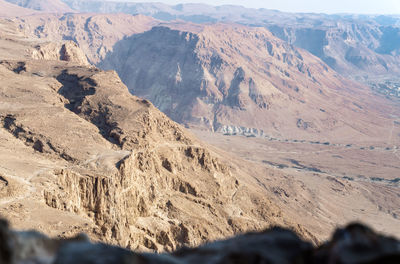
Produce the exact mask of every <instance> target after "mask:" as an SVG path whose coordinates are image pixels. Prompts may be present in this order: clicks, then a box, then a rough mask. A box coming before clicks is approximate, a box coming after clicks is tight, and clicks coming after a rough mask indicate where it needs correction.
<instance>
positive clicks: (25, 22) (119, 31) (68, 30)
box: [14, 14, 159, 64]
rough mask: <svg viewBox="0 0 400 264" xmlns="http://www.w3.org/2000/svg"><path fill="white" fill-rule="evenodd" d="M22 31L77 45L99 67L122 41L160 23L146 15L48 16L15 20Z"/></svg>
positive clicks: (45, 39)
mask: <svg viewBox="0 0 400 264" xmlns="http://www.w3.org/2000/svg"><path fill="white" fill-rule="evenodd" d="M14 22H15V23H17V24H18V25H20V28H21V30H22V31H23V32H24V33H25V34H27V35H30V36H32V37H34V38H40V39H43V40H44V41H52V42H60V41H65V40H71V41H74V42H75V43H76V44H77V45H78V46H79V47H80V49H82V51H83V52H84V53H85V55H86V56H87V58H88V61H89V62H90V63H92V64H97V63H99V62H100V61H101V60H103V59H104V58H105V56H106V55H107V53H110V52H112V51H113V46H114V44H115V43H116V42H118V41H119V40H121V39H123V38H125V37H127V36H131V35H133V34H137V33H142V32H144V31H147V30H150V29H151V28H152V27H153V26H155V25H157V24H158V23H159V22H158V21H157V20H154V19H152V18H150V17H146V16H143V15H137V16H131V15H125V14H109V15H101V14H46V15H43V14H41V15H38V16H29V17H24V18H18V19H14Z"/></svg>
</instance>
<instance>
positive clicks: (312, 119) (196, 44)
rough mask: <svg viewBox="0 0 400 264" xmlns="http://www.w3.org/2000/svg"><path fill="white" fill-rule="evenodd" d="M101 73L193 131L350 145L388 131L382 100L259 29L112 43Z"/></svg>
mask: <svg viewBox="0 0 400 264" xmlns="http://www.w3.org/2000/svg"><path fill="white" fill-rule="evenodd" d="M155 54H157V55H155ZM99 66H100V67H101V68H104V69H115V70H116V71H117V72H118V74H119V75H120V77H121V79H122V80H123V81H124V83H126V84H127V86H128V87H129V89H130V90H131V92H132V93H134V94H137V95H139V96H142V97H145V98H147V99H149V100H150V101H151V102H153V103H154V104H155V105H156V106H157V107H159V108H160V109H161V110H162V111H163V112H165V113H166V114H167V115H168V116H170V117H171V118H172V119H174V120H175V121H177V122H180V123H184V124H186V125H188V126H192V127H201V128H206V129H210V130H213V131H222V132H225V133H237V132H240V131H243V132H245V133H247V132H248V133H249V134H255V135H262V136H264V135H273V136H278V137H284V138H293V137H295V135H296V136H297V137H304V138H311V137H313V136H318V137H320V138H323V139H326V140H334V139H333V138H334V137H336V138H337V137H338V135H340V137H342V139H344V140H346V137H347V140H349V139H350V138H351V139H356V138H359V137H360V136H362V137H365V136H366V137H371V138H373V137H377V136H378V135H380V134H382V133H385V132H384V131H383V130H382V131H380V132H378V131H379V130H380V129H381V127H382V125H383V126H387V125H390V124H391V122H390V121H389V122H388V123H387V124H386V125H384V124H383V123H385V122H386V121H384V120H385V119H387V118H388V116H387V113H388V112H390V111H391V109H390V107H388V105H386V103H385V102H384V100H383V99H381V98H379V97H377V98H374V96H373V95H372V94H371V93H370V91H369V89H368V88H367V87H364V86H362V85H359V84H357V83H354V82H351V81H349V80H347V79H344V78H342V77H340V75H338V74H337V73H336V72H335V71H334V70H332V69H331V68H330V67H329V66H327V65H326V64H325V63H323V62H322V61H320V60H319V59H318V58H316V57H315V56H313V55H311V54H310V53H308V52H306V51H304V50H301V49H298V48H295V47H294V46H292V45H290V44H287V43H285V42H283V41H281V40H280V39H278V38H276V37H274V36H273V35H272V34H271V33H270V32H269V31H268V30H266V29H263V28H251V27H245V26H239V25H232V24H217V25H195V24H182V23H177V24H174V23H172V24H164V25H162V26H159V27H155V28H153V29H152V30H150V31H148V32H145V33H142V34H138V35H134V36H132V37H130V38H127V39H125V40H123V41H121V42H119V43H117V44H116V45H115V47H114V52H113V53H110V54H109V56H108V57H107V58H106V59H105V60H104V61H103V62H101V63H100V64H99ZM385 113H386V114H385ZM349 118H351V119H352V120H353V121H351V122H353V124H352V125H350V121H349ZM354 120H357V122H354ZM381 121H382V122H383V123H382V124H381V125H378V123H377V122H381ZM376 132H377V133H376Z"/></svg>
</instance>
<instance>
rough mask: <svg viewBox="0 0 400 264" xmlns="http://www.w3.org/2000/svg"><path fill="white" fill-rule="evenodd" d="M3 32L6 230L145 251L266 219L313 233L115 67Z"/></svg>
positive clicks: (0, 114) (0, 187)
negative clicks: (132, 87) (138, 92)
mask: <svg viewBox="0 0 400 264" xmlns="http://www.w3.org/2000/svg"><path fill="white" fill-rule="evenodd" d="M2 23H4V24H2V25H3V26H4V27H7V28H9V29H10V31H11V30H12V24H9V23H10V22H9V21H5V22H2ZM11 38H12V39H13V40H12V41H11V40H10V39H11ZM7 39H8V40H4V39H3V40H2V41H1V49H0V52H1V53H0V56H1V58H2V59H1V62H0V76H1V78H0V80H1V86H0V87H1V88H0V97H1V100H0V102H1V104H0V149H1V151H0V160H1V164H0V165H1V166H0V214H1V215H2V216H4V217H6V218H8V219H9V220H10V221H11V223H12V224H13V225H14V226H15V227H17V228H22V229H27V228H36V229H38V230H40V231H42V232H45V233H47V234H49V235H52V236H61V237H64V236H70V235H72V234H75V233H77V232H81V231H86V232H88V233H89V234H90V235H91V236H92V237H93V238H94V239H96V240H101V241H104V242H108V243H112V244H118V245H120V246H123V247H128V248H132V249H140V250H155V251H162V250H173V249H175V248H177V247H179V246H182V245H197V244H200V243H203V242H204V241H208V240H214V239H218V238H222V237H227V236H231V235H233V234H235V233H239V232H243V231H246V230H254V229H261V228H265V227H267V226H269V225H271V224H275V223H281V224H284V225H288V226H292V227H293V228H295V229H296V230H297V231H298V232H299V233H302V234H303V235H305V236H306V237H309V238H313V236H312V235H309V233H308V232H307V231H306V230H305V229H303V228H301V227H300V226H298V225H296V224H292V222H291V220H290V219H289V218H286V217H285V216H284V215H283V213H282V212H281V210H280V209H279V208H278V207H277V206H276V205H275V204H274V203H272V202H271V201H270V199H269V198H268V193H267V192H266V190H263V189H262V188H261V187H260V186H258V185H257V184H255V183H254V181H253V180H251V179H252V178H251V177H250V176H246V173H245V172H244V171H242V170H241V169H240V168H239V167H238V166H236V165H234V164H233V163H229V162H228V161H226V160H225V159H224V157H222V156H220V155H219V154H217V153H216V152H214V151H212V150H209V149H208V147H207V146H206V145H204V144H203V143H201V142H200V141H199V140H197V139H196V138H195V137H194V136H192V135H191V134H190V133H189V132H187V131H186V130H185V129H184V128H182V127H181V126H180V125H178V124H176V123H175V122H173V121H171V120H170V119H169V118H168V117H167V116H165V115H164V114H163V113H161V112H160V111H159V110H157V109H156V108H155V107H154V106H153V105H152V104H151V103H150V102H149V101H147V100H144V99H141V98H138V97H135V96H133V95H131V94H130V93H129V91H128V89H127V88H126V86H125V85H123V84H122V82H121V81H120V79H119V78H118V76H117V74H116V73H115V72H113V71H108V72H105V71H101V70H99V69H97V68H95V67H88V66H85V65H82V61H84V57H83V58H82V57H79V54H80V53H79V52H71V53H70V54H72V55H71V56H68V57H67V59H65V58H64V59H65V60H67V61H62V59H63V58H53V57H51V56H50V59H51V60H49V59H46V58H48V57H46V56H43V57H42V58H36V59H34V58H32V54H33V53H34V52H36V51H37V46H38V45H40V44H41V43H40V42H32V41H28V40H26V39H25V37H24V35H23V33H21V32H19V33H18V32H16V33H15V34H14V35H7ZM62 48H63V46H61V47H60V49H62ZM51 50H53V49H51ZM42 51H43V53H45V52H46V49H43V50H42ZM60 52H61V51H60Z"/></svg>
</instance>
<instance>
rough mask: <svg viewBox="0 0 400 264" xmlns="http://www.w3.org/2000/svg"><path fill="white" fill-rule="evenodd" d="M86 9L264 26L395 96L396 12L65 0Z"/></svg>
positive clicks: (399, 45) (339, 69)
mask: <svg viewBox="0 0 400 264" xmlns="http://www.w3.org/2000/svg"><path fill="white" fill-rule="evenodd" d="M64 2H65V3H67V4H68V5H69V6H71V7H72V8H74V9H76V10H80V11H84V12H102V13H109V12H111V13H113V12H125V13H130V14H144V15H148V16H152V17H155V18H157V19H160V20H164V21H171V20H175V19H181V20H185V21H190V22H195V23H215V22H229V23H232V22H234V23H239V24H243V25H248V26H256V27H265V28H268V29H269V30H270V31H271V32H272V33H273V34H274V35H275V36H277V37H279V38H281V39H282V40H285V41H288V42H289V43H291V44H293V45H296V46H297V47H300V48H303V49H306V50H307V51H309V52H311V53H312V54H314V55H315V56H318V57H319V58H320V59H321V60H323V61H324V62H325V63H327V64H328V65H329V66H330V67H332V68H333V69H334V70H336V71H337V72H339V73H340V74H342V75H344V76H346V77H348V78H352V79H354V80H357V81H361V82H363V83H365V84H367V85H369V86H370V87H372V88H373V89H374V90H375V91H377V92H380V93H383V94H384V95H387V96H389V97H391V98H398V97H399V96H400V94H399V93H398V91H397V88H398V86H399V80H398V78H397V76H398V73H399V71H400V65H399V63H398V61H399V58H398V56H399V54H398V53H399V52H398V51H399V48H400V42H399V30H400V29H399V25H400V22H399V21H400V18H399V16H395V15H392V16H390V15H386V16H385V15H356V14H334V15H326V14H303V13H299V14H297V13H285V12H279V11H276V10H268V9H263V8H261V9H251V8H245V7H242V6H227V5H225V6H209V5H205V4H180V5H164V4H151V3H133V2H124V1H120V2H114V1H113V2H110V1H97V0H93V1H80V0H65V1H64Z"/></svg>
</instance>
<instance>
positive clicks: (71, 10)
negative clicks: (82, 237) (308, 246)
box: [0, 0, 400, 252]
mask: <svg viewBox="0 0 400 264" xmlns="http://www.w3.org/2000/svg"><path fill="white" fill-rule="evenodd" d="M9 2H12V3H15V4H19V5H20V6H17V5H14V4H11V3H9ZM94 2H95V1H90V2H88V3H92V4H93V3H94ZM46 3H47V2H45V1H11V0H10V1H7V2H5V1H3V0H0V161H1V162H0V216H1V217H3V218H6V219H8V220H9V221H10V223H11V225H12V227H13V228H17V229H22V230H27V229H31V228H34V229H36V230H38V231H41V232H43V233H45V234H46V235H49V236H52V237H62V238H66V237H71V236H73V235H75V234H77V233H79V232H86V233H88V235H89V236H90V237H91V238H92V239H93V240H95V241H102V242H106V243H110V244H115V245H119V246H121V247H126V248H129V249H135V250H141V251H159V252H160V251H172V250H175V249H177V248H179V247H181V246H197V245H200V244H202V243H204V242H207V241H214V240H216V239H222V238H227V237H230V236H232V235H235V234H239V233H243V232H246V231H252V230H262V229H264V228H267V227H270V226H273V225H281V226H284V227H288V228H291V229H293V230H294V231H295V232H297V233H298V234H299V235H300V236H301V237H302V238H304V239H306V240H309V241H311V242H312V243H314V244H319V243H322V242H323V241H325V240H326V239H328V238H329V236H330V235H331V233H332V232H333V230H335V229H336V228H337V227H338V226H342V225H345V224H347V223H348V222H351V221H356V220H358V221H362V222H364V223H367V224H368V225H370V226H371V227H373V228H374V229H376V230H378V231H380V232H383V233H384V234H388V235H393V236H397V237H400V211H399V208H400V194H399V188H400V104H399V102H398V99H396V96H394V94H392V93H394V92H393V91H395V89H397V88H396V87H397V86H396V81H395V80H394V81H387V82H385V85H386V86H385V87H386V88H385V87H384V86H381V85H382V83H381V82H374V84H372V83H371V84H370V86H368V85H365V84H366V82H364V81H365V80H364V81H363V82H357V81H359V80H358V79H357V78H352V79H351V80H350V79H349V78H348V77H349V76H348V75H346V74H344V73H343V72H342V70H340V68H339V66H335V65H333V64H330V63H329V60H328V61H327V60H326V59H324V58H323V56H319V55H318V54H315V52H313V51H312V50H310V49H308V48H306V47H302V46H301V45H300V44H299V45H297V44H296V41H291V40H290V39H285V36H286V35H285V36H280V37H278V36H277V35H278V34H277V33H276V32H274V31H273V30H272V29H271V28H269V27H267V26H265V25H261V26H262V27H260V25H258V26H257V25H252V26H250V25H247V24H246V23H244V22H243V23H241V24H236V23H233V22H238V21H224V22H223V23H210V21H208V20H207V21H203V22H207V23H206V24H195V23H193V21H192V22H187V21H161V20H162V19H163V18H162V17H159V16H155V15H154V14H155V13H154V12H155V11H154V12H153V16H154V17H157V18H158V19H160V20H158V19H155V18H152V17H148V16H145V15H143V14H138V15H134V16H133V15H130V14H99V13H78V11H81V10H79V9H78V8H77V7H78V6H79V4H80V3H82V2H81V1H65V3H67V4H69V7H67V6H66V5H65V4H64V3H63V2H61V1H54V2H52V4H51V5H48V4H46ZM109 4H110V3H109ZM110 5H111V4H110ZM44 7H48V8H44ZM137 7H138V6H136V7H135V8H137ZM150 7H151V8H152V9H151V10H159V8H161V7H163V5H162V4H160V5H158V4H153V5H150ZM164 7H165V6H164ZM167 7H168V6H167ZM189 7H190V8H192V10H194V11H195V10H196V6H189ZM197 7H199V6H197ZM141 8H142V9H135V10H139V11H140V12H139V11H137V12H136V13H144V14H145V13H146V12H147V11H146V10H148V8H149V5H146V4H143V5H142V6H141ZM232 8H233V7H232ZM182 9H185V6H182ZM83 11H90V10H83ZM92 11H96V12H102V11H101V10H100V11H99V10H92ZM145 11H146V12H145ZM194 11H193V12H194ZM65 12H68V13H65ZM132 12H133V11H132ZM132 12H131V13H132ZM149 12H150V11H149ZM179 12H181V11H179ZM182 12H183V11H182ZM185 12H186V11H185ZM187 12H188V14H190V12H191V11H190V10H189V11H187ZM210 12H211V11H210ZM213 12H214V11H213ZM104 13H105V12H104ZM127 13H129V12H127ZM136 13H135V14H136ZM146 14H147V13H146ZM274 14H275V13H274ZM147 15H148V14H147ZM275 15H277V16H278V15H279V13H276V14H275ZM286 15H287V16H289V15H288V14H285V16H286ZM197 18H198V19H200V18H199V17H197ZM289 18H290V17H289ZM289 18H286V19H289ZM170 20H171V19H170ZM187 20H190V19H187ZM192 20H194V19H192ZM218 20H221V19H218ZM289 20H290V19H289ZM195 22H196V21H195ZM197 22H202V21H197ZM215 22H216V21H215ZM243 24H245V25H243ZM393 26H394V25H393ZM269 30H272V33H271V32H270V31H269ZM285 32H286V33H288V32H289V31H285ZM336 40H337V39H336ZM346 43H348V42H346ZM298 46H300V47H298ZM393 50H395V49H393ZM393 50H392V51H393ZM395 53H396V52H394V53H393V54H392V53H391V55H389V54H386V55H385V56H384V55H382V56H383V57H382V58H385V60H386V62H387V61H390V60H392V61H393V64H392V65H394V66H393V67H391V66H390V65H389V64H388V65H389V66H390V67H389V66H388V67H389V68H391V69H392V68H393V69H394V70H393V72H390V73H388V74H387V75H385V76H386V77H387V78H389V79H390V78H392V77H393V76H394V75H393V74H394V72H396V67H395V63H397V59H396V58H397V57H396V56H397V55H396V54H395ZM366 56H367V55H366ZM368 56H369V55H368ZM379 56H380V55H379ZM379 56H378V57H379ZM378 57H376V58H377V59H379V58H381V57H379V58H378ZM338 62H340V61H339V60H338ZM346 63H351V61H350V62H349V61H347V62H346ZM346 63H342V64H341V65H348V64H346ZM371 63H372V62H371ZM372 64H373V63H372ZM353 66H354V65H353ZM353 66H351V67H350V66H349V68H343V69H344V70H343V71H347V70H348V71H350V70H351V71H352V72H354V73H364V71H367V72H368V71H374V72H377V71H375V70H374V69H372V68H364V69H363V70H362V71H359V70H357V69H356V68H354V67H353ZM379 74H382V72H381V73H379ZM379 74H378V75H376V76H372V75H371V76H372V77H371V78H378V77H379V78H381V77H380V76H381V75H379ZM377 76H378V77H377ZM380 80H381V79H380ZM373 85H376V86H375V88H374V89H371V87H374V86H373ZM379 85H380V86H379ZM385 91H386V94H385ZM387 93H388V94H387Z"/></svg>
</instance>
